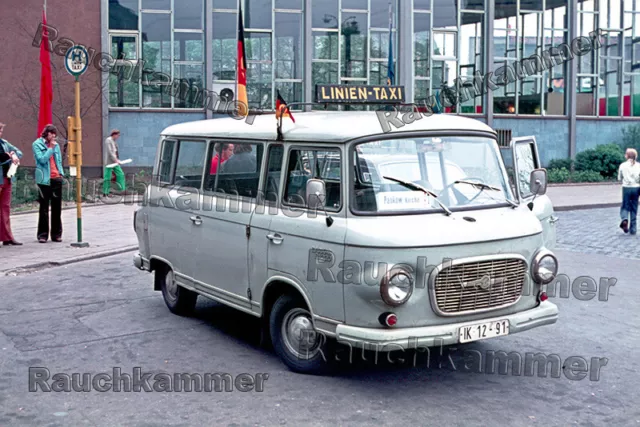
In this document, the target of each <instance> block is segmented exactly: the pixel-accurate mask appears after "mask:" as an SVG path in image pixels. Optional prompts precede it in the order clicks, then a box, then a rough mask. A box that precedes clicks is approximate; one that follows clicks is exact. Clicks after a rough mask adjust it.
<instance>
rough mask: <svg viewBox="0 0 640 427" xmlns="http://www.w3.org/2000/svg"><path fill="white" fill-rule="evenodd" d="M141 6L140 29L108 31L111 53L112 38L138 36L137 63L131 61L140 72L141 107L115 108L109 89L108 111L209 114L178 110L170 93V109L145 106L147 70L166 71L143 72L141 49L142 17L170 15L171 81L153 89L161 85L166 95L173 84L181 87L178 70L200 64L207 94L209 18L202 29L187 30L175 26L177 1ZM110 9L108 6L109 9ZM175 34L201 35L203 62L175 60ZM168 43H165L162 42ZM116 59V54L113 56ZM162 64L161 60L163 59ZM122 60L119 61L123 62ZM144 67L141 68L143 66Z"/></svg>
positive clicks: (201, 109) (201, 108) (202, 109)
mask: <svg viewBox="0 0 640 427" xmlns="http://www.w3.org/2000/svg"><path fill="white" fill-rule="evenodd" d="M137 3H138V6H137V9H136V12H137V14H138V17H137V18H138V29H137V30H111V29H109V28H107V30H106V31H107V36H108V38H109V52H111V38H112V36H135V37H136V53H137V59H136V61H135V62H134V61H131V63H132V64H133V67H134V71H136V72H137V74H138V75H137V79H138V104H137V106H135V107H134V106H129V107H119V106H114V105H111V102H110V101H111V100H110V99H109V97H110V94H111V92H110V88H109V87H108V88H107V93H108V96H107V101H106V105H107V108H108V110H109V111H140V112H144V111H161V112H190V113H191V112H193V113H198V112H205V111H206V106H205V105H203V106H195V107H186V106H185V107H176V104H177V103H178V102H176V101H177V100H176V97H175V96H173V95H171V94H168V96H169V98H170V99H171V106H167V107H163V106H148V107H147V106H145V105H144V93H145V92H144V90H143V86H145V73H144V71H145V70H147V71H149V72H150V73H156V72H163V71H162V70H161V69H160V70H156V69H143V67H142V66H144V63H145V60H144V56H143V49H142V45H143V40H142V34H143V33H144V31H143V28H142V21H143V15H152V14H158V15H168V16H169V17H170V23H171V24H170V28H169V32H170V34H171V37H170V39H169V40H168V42H169V43H170V48H171V49H170V50H171V53H170V57H169V59H168V61H169V63H170V66H169V68H170V70H169V73H168V76H169V82H168V83H164V82H162V83H161V82H154V83H153V85H154V86H160V87H161V88H160V92H161V93H163V92H164V91H165V88H166V86H171V85H172V84H174V85H180V81H176V76H177V73H176V69H177V68H178V67H180V66H182V65H201V66H202V85H203V87H202V88H201V90H202V91H205V90H207V89H209V88H208V81H209V80H210V77H207V73H208V71H209V67H208V66H207V50H206V49H207V46H210V41H207V29H206V19H205V18H204V15H203V21H202V23H203V24H202V25H203V27H202V29H185V28H176V27H175V22H174V21H175V19H174V18H175V10H176V7H179V6H178V0H170V3H169V4H170V9H145V8H143V7H142V0H138V2H137ZM207 3H208V2H207V0H203V9H202V12H203V13H204V12H206V10H207V7H206V4H207ZM107 7H108V6H107ZM176 33H198V34H202V40H203V44H202V61H201V62H200V61H179V60H176V59H175V34H176ZM163 42H165V41H163ZM111 56H112V57H113V55H111ZM161 61H162V59H161ZM121 62H122V61H120V63H121ZM127 62H129V60H127ZM116 63H119V62H118V61H116ZM141 64H142V66H141ZM189 99H190V97H187V98H186V100H185V103H187V102H188V101H189Z"/></svg>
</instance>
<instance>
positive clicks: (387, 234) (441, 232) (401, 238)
mask: <svg viewBox="0 0 640 427" xmlns="http://www.w3.org/2000/svg"><path fill="white" fill-rule="evenodd" d="M465 218H466V219H465ZM347 222H348V226H347V230H348V231H347V235H346V240H345V244H347V245H349V246H368V247H387V248H388V247H397V248H410V247H429V246H446V245H460V244H468V243H480V242H488V241H494V240H505V239H513V238H518V237H525V236H531V235H535V234H541V233H542V225H541V224H540V221H539V220H538V218H536V216H535V215H534V214H533V213H532V212H531V211H530V210H529V209H528V208H527V206H526V205H520V206H519V207H517V208H511V207H503V208H493V209H481V210H472V211H464V212H454V213H453V214H452V215H450V216H446V215H445V214H444V212H442V213H441V212H434V213H429V214H420V215H395V216H359V217H355V218H354V217H351V218H348V219H347Z"/></svg>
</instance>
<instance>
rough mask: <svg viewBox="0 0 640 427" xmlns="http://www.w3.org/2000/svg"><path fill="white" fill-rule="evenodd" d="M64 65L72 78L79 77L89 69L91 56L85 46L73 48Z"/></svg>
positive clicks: (68, 53)
mask: <svg viewBox="0 0 640 427" xmlns="http://www.w3.org/2000/svg"><path fill="white" fill-rule="evenodd" d="M64 65H65V66H66V67H67V71H68V72H69V74H71V75H72V76H76V77H77V76H79V75H81V74H83V73H84V72H85V71H87V68H88V67H89V54H88V53H87V49H85V48H84V47H83V46H73V47H72V48H71V49H69V50H68V51H67V54H66V55H65V61H64Z"/></svg>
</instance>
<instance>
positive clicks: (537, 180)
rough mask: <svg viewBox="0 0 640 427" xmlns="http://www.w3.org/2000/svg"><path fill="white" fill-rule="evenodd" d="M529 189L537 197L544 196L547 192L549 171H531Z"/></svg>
mask: <svg viewBox="0 0 640 427" xmlns="http://www.w3.org/2000/svg"><path fill="white" fill-rule="evenodd" d="M529 188H530V189H531V192H532V193H533V194H534V195H535V196H542V195H543V194H545V193H546V192H547V170H546V169H534V170H533V171H531V177H530V179H529Z"/></svg>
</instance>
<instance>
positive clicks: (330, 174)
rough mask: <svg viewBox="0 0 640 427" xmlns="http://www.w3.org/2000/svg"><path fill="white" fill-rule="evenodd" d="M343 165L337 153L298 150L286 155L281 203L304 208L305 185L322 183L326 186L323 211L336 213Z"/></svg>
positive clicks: (337, 151) (338, 152)
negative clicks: (284, 184)
mask: <svg viewBox="0 0 640 427" xmlns="http://www.w3.org/2000/svg"><path fill="white" fill-rule="evenodd" d="M341 166H342V163H341V157H340V151H339V150H299V149H293V150H291V152H290V154H289V164H288V165H287V180H286V191H285V194H284V201H285V203H287V204H291V205H296V206H303V207H306V206H307V194H306V192H307V181H308V180H309V179H312V178H314V179H322V180H323V181H324V183H325V188H326V197H325V203H324V206H325V209H327V210H339V209H340V200H341V191H340V186H341V177H342V170H341V169H342V168H341Z"/></svg>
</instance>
